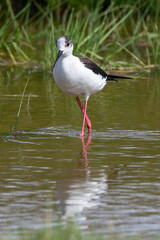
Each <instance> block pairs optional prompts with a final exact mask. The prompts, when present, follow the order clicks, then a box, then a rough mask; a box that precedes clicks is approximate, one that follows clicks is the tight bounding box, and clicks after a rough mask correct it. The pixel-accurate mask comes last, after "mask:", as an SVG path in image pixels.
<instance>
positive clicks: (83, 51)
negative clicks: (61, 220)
mask: <svg viewBox="0 0 160 240" xmlns="http://www.w3.org/2000/svg"><path fill="white" fill-rule="evenodd" d="M5 2H6V10H5V14H3V11H1V14H0V19H1V20H2V21H1V22H2V24H1V26H0V39H1V40H0V50H1V51H0V52H1V53H0V66H4V65H11V66H12V65H17V64H18V65H22V66H23V65H25V66H26V65H29V66H32V67H33V66H34V67H40V68H42V69H44V70H51V67H52V65H53V62H54V60H55V58H56V54H57V49H56V45H55V41H56V39H57V38H58V37H59V36H60V35H64V34H65V35H69V36H70V37H71V39H72V41H73V43H74V53H75V54H76V55H81V56H88V57H90V58H92V59H93V60H95V61H97V62H99V63H101V65H102V66H103V67H104V69H108V68H109V69H113V68H114V69H117V68H118V69H121V70H122V69H123V70H124V71H127V70H131V69H133V70H135V69H147V68H150V67H155V66H159V64H160V61H159V59H160V29H159V27H160V26H159V25H160V24H159V21H158V19H159V12H160V9H159V7H158V6H159V5H158V2H157V1H156V0H155V1H154V4H155V3H157V8H156V5H155V12H154V15H153V13H152V12H153V5H152V4H151V3H149V2H148V1H147V2H148V5H147V4H146V6H144V3H143V4H141V5H140V4H139V1H138V0H137V1H134V4H133V3H132V1H128V2H131V5H129V4H126V3H125V4H123V5H122V4H119V5H118V6H117V5H116V4H115V3H114V2H113V1H111V4H110V5H109V6H108V7H107V8H106V7H104V2H105V1H102V0H101V1H98V2H97V3H95V2H94V8H93V7H92V8H91V7H90V8H87V6H86V8H85V7H83V8H82V6H79V8H78V7H77V5H76V3H75V2H74V1H67V0H66V1H61V2H59V1H55V2H54V4H53V3H52V1H49V0H48V1H47V4H46V6H45V7H42V6H41V5H40V4H38V2H37V1H34V3H35V5H36V8H37V11H36V12H35V13H34V14H32V15H31V14H30V12H31V10H32V5H31V1H28V2H27V4H26V5H25V6H24V7H23V8H22V9H21V10H20V11H19V12H18V13H17V14H15V13H14V11H13V8H12V5H11V2H10V0H6V1H5ZM71 2H72V4H71ZM123 2H124V1H122V3H123ZM151 2H152V1H151ZM66 3H68V5H67V8H66V7H65V6H66V5H65V4H66ZM73 6H74V7H75V9H74V8H73ZM88 6H89V4H88ZM1 8H2V9H3V4H2V6H1ZM143 8H144V9H145V10H143ZM77 9H78V10H77ZM151 14H152V15H151ZM142 43H143V44H142ZM121 56H123V61H122V60H121V58H122V57H121ZM116 61H118V63H119V64H118V65H116V64H115V63H114V62H116ZM128 63H129V64H128ZM125 64H126V67H125Z"/></svg>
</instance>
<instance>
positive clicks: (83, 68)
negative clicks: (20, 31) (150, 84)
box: [53, 36, 130, 136]
mask: <svg viewBox="0 0 160 240" xmlns="http://www.w3.org/2000/svg"><path fill="white" fill-rule="evenodd" d="M56 44H57V49H58V56H57V59H56V61H55V63H54V65H53V76H54V79H55V81H56V83H57V85H58V86H59V87H60V89H61V90H62V91H63V92H65V93H67V94H69V95H72V96H75V97H76V100H77V102H78V104H79V107H80V109H81V111H82V113H83V123H82V131H81V134H80V136H83V135H84V125H85V121H86V123H87V127H88V132H89V134H91V121H90V120H89V118H88V116H87V114H86V110H87V102H88V99H89V97H90V95H92V94H94V93H96V92H98V91H100V90H101V89H102V88H103V87H104V86H105V85H106V84H107V82H108V81H116V80H115V79H116V78H125V79H130V78H129V77H123V76H116V75H109V74H107V73H105V72H104V71H103V70H102V69H101V68H100V67H99V66H98V65H97V64H96V63H94V62H93V61H91V60H90V59H88V58H82V57H80V58H79V57H76V56H73V55H72V51H73V44H72V41H71V39H70V38H69V37H68V36H61V37H59V38H58V39H57V41H56ZM79 96H83V97H84V98H85V106H84V108H83V105H82V103H81V101H80V99H79Z"/></svg>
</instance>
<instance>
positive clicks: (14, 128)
mask: <svg viewBox="0 0 160 240" xmlns="http://www.w3.org/2000/svg"><path fill="white" fill-rule="evenodd" d="M29 80H30V78H29V77H28V79H27V82H26V84H25V87H24V89H23V93H22V97H21V101H20V104H19V108H18V112H17V117H16V122H15V124H14V127H13V129H12V134H13V135H14V132H15V130H16V127H17V125H18V120H19V116H20V112H21V107H22V103H23V98H24V95H25V92H26V88H27V85H28V83H29Z"/></svg>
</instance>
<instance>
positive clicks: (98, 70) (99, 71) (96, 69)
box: [79, 58, 132, 82]
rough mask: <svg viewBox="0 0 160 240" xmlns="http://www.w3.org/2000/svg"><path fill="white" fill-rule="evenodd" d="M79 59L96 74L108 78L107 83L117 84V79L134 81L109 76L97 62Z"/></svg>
mask: <svg viewBox="0 0 160 240" xmlns="http://www.w3.org/2000/svg"><path fill="white" fill-rule="evenodd" d="M79 59H80V61H81V62H82V63H83V64H84V65H85V67H87V68H89V69H91V70H92V71H93V72H94V73H95V74H100V75H101V76H102V77H104V78H106V81H116V82H117V80H116V79H115V78H122V79H132V78H130V77H123V76H117V75H112V74H107V73H106V72H105V71H103V70H102V69H101V68H100V67H99V66H98V65H97V64H96V63H95V62H93V61H91V60H90V59H89V58H79Z"/></svg>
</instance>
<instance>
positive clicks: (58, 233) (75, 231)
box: [1, 222, 159, 240]
mask: <svg viewBox="0 0 160 240" xmlns="http://www.w3.org/2000/svg"><path fill="white" fill-rule="evenodd" d="M122 235H123V234H113V233H112V234H97V233H95V232H94V230H92V231H91V232H89V233H87V234H84V233H83V232H82V230H80V229H79V228H78V227H77V226H76V224H75V223H73V222H70V223H67V224H65V225H63V226H62V225H59V226H57V227H52V228H47V227H46V228H45V229H41V230H32V231H27V233H25V232H23V230H21V231H20V232H19V234H18V236H17V239H18V240H59V239H60V240H140V239H142V237H144V236H142V235H141V236H140V235H135V236H126V237H123V236H122ZM1 239H3V238H1ZM7 239H8V240H12V239H15V236H13V238H12V237H8V238H7ZM143 239H144V238H143ZM150 239H151V240H158V239H159V237H158V236H154V237H151V238H150Z"/></svg>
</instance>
